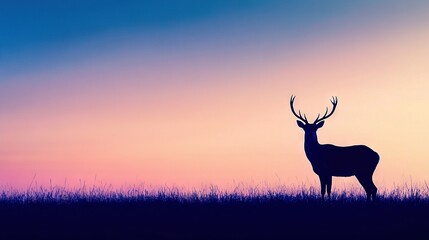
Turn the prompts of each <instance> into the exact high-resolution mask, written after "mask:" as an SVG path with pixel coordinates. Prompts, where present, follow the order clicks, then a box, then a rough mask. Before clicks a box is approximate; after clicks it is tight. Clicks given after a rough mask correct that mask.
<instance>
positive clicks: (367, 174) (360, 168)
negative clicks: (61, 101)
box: [290, 95, 380, 201]
mask: <svg viewBox="0 0 429 240" xmlns="http://www.w3.org/2000/svg"><path fill="white" fill-rule="evenodd" d="M294 101H295V96H293V95H292V96H291V98H290V108H291V110H292V113H293V115H295V117H297V118H298V119H299V120H297V123H298V126H299V127H300V128H302V129H304V132H305V137H304V138H305V140H304V150H305V155H306V156H307V158H308V160H309V161H310V163H311V166H312V167H313V171H314V172H315V173H316V174H317V175H318V176H319V179H320V187H321V191H320V192H321V194H322V200H324V199H325V192H326V190H327V192H328V198H329V199H330V198H331V187H332V177H333V176H335V177H351V176H356V178H357V179H358V181H359V183H360V184H361V185H362V187H363V188H364V189H365V192H366V196H367V201H371V199H372V200H373V201H374V200H375V199H376V194H377V187H376V186H375V184H374V182H373V181H372V175H373V173H374V171H375V168H376V167H377V164H378V161H379V160H380V157H379V155H378V154H377V153H376V152H375V151H373V150H372V149H371V148H369V147H367V146H365V145H353V146H346V147H340V146H335V145H332V144H319V142H318V140H317V133H316V132H317V130H318V129H319V128H321V127H323V124H324V123H325V122H324V120H326V119H327V118H329V117H330V116H332V114H333V113H334V112H335V109H336V108H337V104H338V98H337V97H332V99H331V103H332V106H333V107H332V110H331V111H330V112H329V113H328V107H326V112H325V114H324V115H323V116H322V117H321V118H320V114H319V115H317V118H316V120H315V121H314V122H313V123H308V121H307V117H306V116H305V114H304V116H302V115H301V111H298V114H297V113H296V112H295V110H294V107H293V103H294Z"/></svg>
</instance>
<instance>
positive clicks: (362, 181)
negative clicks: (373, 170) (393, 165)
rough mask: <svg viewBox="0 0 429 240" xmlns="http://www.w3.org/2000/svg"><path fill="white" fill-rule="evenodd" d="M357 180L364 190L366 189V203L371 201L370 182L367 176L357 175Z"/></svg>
mask: <svg viewBox="0 0 429 240" xmlns="http://www.w3.org/2000/svg"><path fill="white" fill-rule="evenodd" d="M356 178H357V179H358V181H359V183H360V184H361V185H362V187H363V189H365V192H366V201H368V202H369V201H371V189H370V188H371V187H370V184H369V181H368V177H367V176H365V175H356Z"/></svg>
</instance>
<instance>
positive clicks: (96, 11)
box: [0, 0, 429, 188]
mask: <svg viewBox="0 0 429 240" xmlns="http://www.w3.org/2000/svg"><path fill="white" fill-rule="evenodd" d="M428 43H429V3H428V2H425V1H369V0H368V1H340V0H338V1H323V2H322V1H316V0H314V1H223V0H220V1H214V0H213V1H190V0H185V1H163V0H161V1H110V0H107V1H95V0H85V1H83V0H82V1H80V0H75V1H48V0H41V1H12V0H10V1H1V3H0V186H1V187H8V186H11V187H13V188H26V187H28V186H29V185H30V183H31V182H32V179H33V178H34V179H35V181H37V183H38V184H39V185H48V184H49V182H50V180H51V181H52V182H53V184H55V185H62V184H65V182H67V184H70V185H76V184H79V183H80V182H82V181H85V182H87V183H88V184H93V183H94V182H97V183H105V184H112V185H114V186H122V185H127V184H140V183H142V182H144V183H145V184H149V185H163V184H168V185H177V186H185V187H200V186H204V185H206V184H217V185H219V186H222V187H231V186H233V185H234V184H237V183H243V184H267V185H269V186H274V185H277V184H285V185H291V186H292V185H299V184H314V183H317V182H316V181H317V176H316V175H315V174H314V173H313V172H312V169H311V165H310V163H309V161H308V160H307V159H306V157H305V154H304V149H303V138H304V134H303V131H302V130H301V129H300V128H298V126H297V125H296V119H295V118H294V117H293V115H292V114H291V113H290V110H289V97H290V95H291V94H295V95H297V98H296V103H295V104H296V108H298V109H301V110H302V111H303V112H305V113H306V114H307V116H309V117H310V118H311V119H313V118H315V116H317V113H319V112H323V111H324V109H325V107H326V106H329V105H330V102H329V98H330V97H331V96H333V95H335V96H338V98H339V104H338V108H337V111H336V113H335V114H334V115H333V116H332V117H331V118H330V119H328V120H327V121H326V123H325V126H324V127H323V128H322V129H321V130H319V132H318V136H319V141H320V142H321V143H332V144H336V145H342V146H345V145H353V144H365V145H368V146H370V147H371V148H373V149H374V150H375V151H377V152H378V153H379V154H380V156H381V160H380V164H379V165H378V168H377V170H376V172H375V176H374V178H375V183H376V184H377V185H378V186H380V187H381V188H389V187H391V186H393V185H394V184H400V183H403V182H404V181H406V182H409V181H410V180H411V179H412V180H413V181H415V182H422V181H425V180H429V153H428V149H427V148H426V147H427V142H426V138H427V136H428V135H429V128H428V127H427V123H426V122H427V119H429V113H428V106H429V95H428V93H427V91H428V89H429V44H428ZM347 181H348V180H346V181H345V182H341V181H337V180H336V179H334V187H337V188H340V187H341V186H343V185H347V184H349V183H348V182H347ZM349 182H350V184H357V181H356V180H355V179H351V180H350V181H349ZM347 186H348V185H347Z"/></svg>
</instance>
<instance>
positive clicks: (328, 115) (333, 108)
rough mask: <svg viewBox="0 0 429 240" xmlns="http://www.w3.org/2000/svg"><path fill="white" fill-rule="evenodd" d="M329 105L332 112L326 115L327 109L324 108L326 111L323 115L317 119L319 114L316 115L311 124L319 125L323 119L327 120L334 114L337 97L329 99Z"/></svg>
mask: <svg viewBox="0 0 429 240" xmlns="http://www.w3.org/2000/svg"><path fill="white" fill-rule="evenodd" d="M331 103H332V106H333V107H332V111H331V112H330V113H329V114H328V107H326V111H325V114H324V115H323V117H322V118H320V119H319V117H320V113H319V114H318V115H317V118H316V120H315V121H314V123H313V124H316V123H319V122H321V121H323V120H325V119H327V118H328V117H330V116H331V115H332V114H333V113H334V112H335V108H337V104H338V98H337V97H332V99H331Z"/></svg>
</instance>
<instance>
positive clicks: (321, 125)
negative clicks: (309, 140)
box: [316, 121, 325, 128]
mask: <svg viewBox="0 0 429 240" xmlns="http://www.w3.org/2000/svg"><path fill="white" fill-rule="evenodd" d="M323 124H325V121H321V122H320V123H318V124H316V127H317V128H321V127H323Z"/></svg>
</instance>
